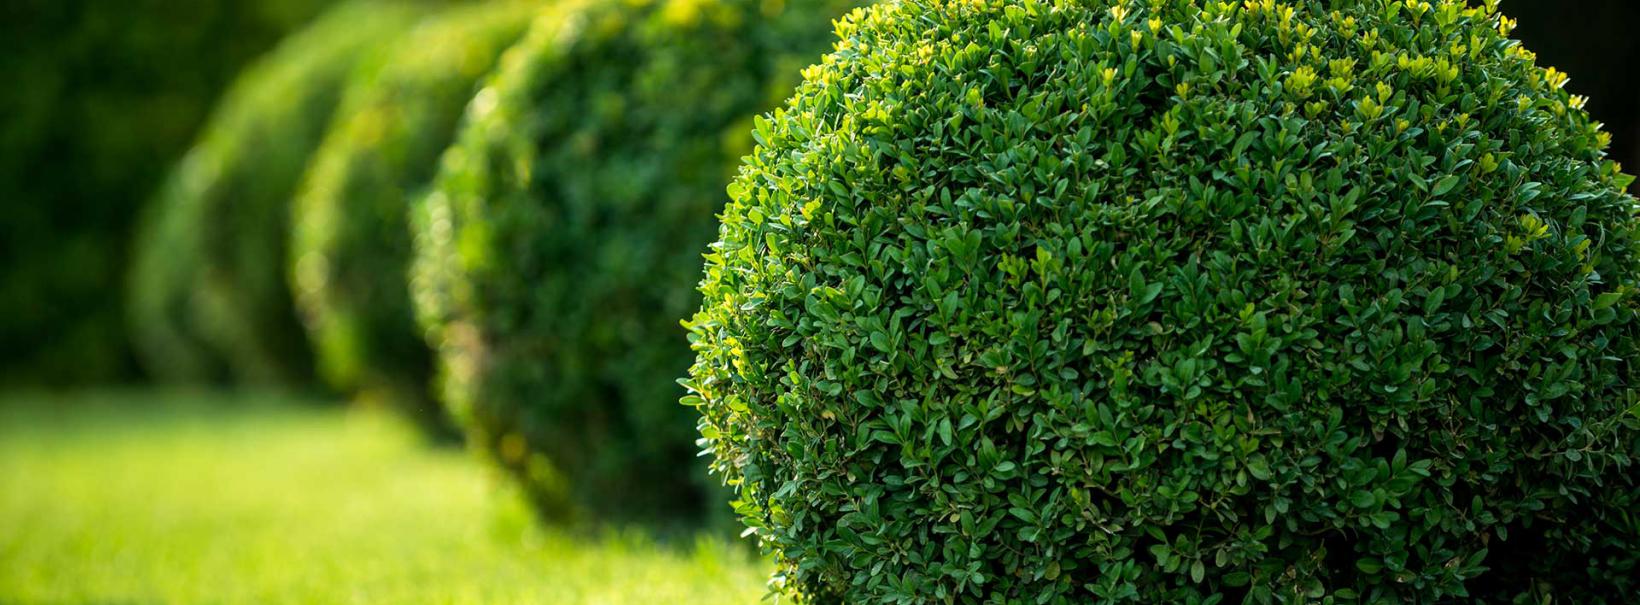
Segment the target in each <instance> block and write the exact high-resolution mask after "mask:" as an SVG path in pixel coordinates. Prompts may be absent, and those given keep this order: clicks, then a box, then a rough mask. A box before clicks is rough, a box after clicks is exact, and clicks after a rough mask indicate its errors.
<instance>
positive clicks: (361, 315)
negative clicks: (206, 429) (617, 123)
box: [290, 1, 539, 437]
mask: <svg viewBox="0 0 1640 605" xmlns="http://www.w3.org/2000/svg"><path fill="white" fill-rule="evenodd" d="M538 12H539V4H538V3H535V2H514V1H498V2H487V3H479V4H468V5H457V6H454V7H451V8H448V9H445V10H442V11H439V12H438V13H435V14H434V15H432V16H430V17H428V18H426V19H425V20H423V21H422V22H421V23H420V24H418V25H417V26H416V27H414V28H413V29H411V30H410V31H409V32H408V33H406V34H405V35H404V36H402V37H401V38H399V39H398V40H396V41H394V42H393V43H392V44H390V45H387V46H386V47H385V48H384V49H383V50H382V51H381V52H380V53H379V55H378V56H377V57H375V58H373V59H372V60H371V61H370V63H371V64H370V65H369V66H368V67H367V68H365V69H361V70H358V72H357V73H355V74H354V75H353V76H352V79H351V81H350V82H349V84H348V86H347V91H346V92H345V93H344V94H343V99H342V101H341V108H340V109H339V110H338V111H337V118H336V119H335V121H334V122H335V123H334V125H333V126H332V127H331V129H330V132H329V133H328V134H327V135H326V136H325V139H324V142H323V143H322V144H321V145H320V146H319V149H318V151H317V152H316V153H315V154H314V159H313V161H312V163H311V165H310V167H309V169H308V173H307V176H306V178H305V181H304V182H303V184H302V186H301V189H300V191H299V193H298V194H297V196H296V199H295V202H294V203H295V206H294V211H293V213H292V216H291V222H292V229H291V231H292V238H291V242H290V260H291V262H290V275H291V284H293V286H294V287H293V290H294V294H295V297H296V303H297V307H298V310H300V311H301V312H302V319H303V323H304V324H305V325H306V327H307V328H308V331H309V334H310V336H311V338H312V340H313V343H314V351H315V354H316V357H317V362H318V369H319V374H320V376H321V377H322V378H324V379H325V381H326V382H328V383H329V384H330V385H331V386H333V387H335V388H337V389H339V390H342V391H344V392H353V393H356V394H358V395H359V396H361V397H366V398H373V399H386V400H388V401H389V402H390V403H391V404H392V405H393V406H395V407H398V408H400V409H403V410H404V411H406V412H408V414H409V416H410V417H411V418H412V419H414V420H416V421H417V423H418V424H419V425H421V427H422V428H424V429H426V430H427V432H428V433H429V434H430V435H433V436H439V437H453V436H454V435H455V433H454V431H453V430H451V428H450V425H449V424H448V422H446V421H445V417H444V414H443V411H442V407H441V406H440V405H439V404H438V402H437V400H436V398H434V397H432V396H431V393H430V392H429V386H430V384H429V381H430V380H431V377H432V374H433V372H432V368H433V363H432V354H431V352H430V351H429V350H428V348H427V343H426V341H425V340H423V338H422V335H421V331H420V328H419V327H417V325H416V322H415V315H414V313H413V311H412V309H411V305H410V292H409V288H408V283H409V266H410V258H411V243H410V242H411V237H410V219H409V215H410V207H411V204H410V200H412V199H414V198H416V197H418V196H420V195H421V194H424V193H425V191H424V190H425V189H426V188H427V186H428V185H429V184H430V182H431V181H432V179H433V176H434V174H435V173H436V171H437V169H438V158H439V154H440V152H442V151H443V150H444V148H445V147H447V146H449V144H450V142H451V139H452V138H453V137H454V136H455V130H456V124H457V121H458V120H459V119H460V117H461V114H462V109H463V108H465V107H466V105H467V102H468V101H469V100H471V99H472V98H473V93H475V92H476V91H477V87H478V82H479V80H480V79H481V78H483V76H484V75H485V74H487V73H489V72H490V70H491V69H492V67H493V66H494V65H495V63H496V60H497V58H498V57H499V56H500V55H501V52H502V51H503V50H506V48H507V47H508V46H510V45H511V44H512V43H513V42H515V41H516V40H517V39H518V38H519V36H520V35H522V34H523V32H524V29H525V27H526V26H527V25H528V24H529V22H530V19H531V17H532V16H534V15H535V14H536V13H538Z"/></svg>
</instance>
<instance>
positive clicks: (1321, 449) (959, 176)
mask: <svg viewBox="0 0 1640 605" xmlns="http://www.w3.org/2000/svg"><path fill="white" fill-rule="evenodd" d="M1509 29H1510V22H1509V21H1508V20H1507V19H1506V18H1504V17H1503V16H1501V15H1500V14H1498V13H1497V11H1496V2H1495V1H1489V2H1484V3H1478V5H1476V6H1470V5H1467V4H1466V3H1465V2H1462V1H1461V0H1431V1H1421V0H1358V1H1325V0H1298V1H1293V0H1288V1H1284V2H1277V1H1275V0H1245V1H1236V2H1217V1H1199V0H1084V1H1075V0H1071V1H1065V0H960V1H958V0H950V1H946V0H906V1H901V2H887V3H883V4H881V5H880V6H878V7H876V8H875V9H872V10H869V11H867V12H863V13H858V14H856V15H854V16H853V17H851V18H849V19H848V20H847V21H846V22H845V23H844V24H842V25H841V27H840V28H839V31H838V33H839V35H840V38H841V42H840V43H839V45H838V47H837V49H836V51H835V52H834V53H832V54H831V55H830V56H828V57H826V59H825V61H824V63H823V64H821V65H820V66H817V67H815V68H813V69H811V70H809V71H808V72H806V74H805V75H806V77H805V79H804V82H803V83H802V85H801V86H800V87H799V88H798V92H797V95H796V96H795V97H794V98H793V99H792V100H791V101H790V103H788V104H787V105H786V107H785V108H783V109H781V110H778V111H776V112H774V113H773V114H772V115H770V116H768V117H767V118H766V119H760V120H759V121H758V122H757V125H756V130H755V131H756V136H757V140H758V142H759V145H758V147H757V150H756V152H755V153H754V154H753V155H752V156H751V157H750V158H748V159H747V161H746V163H745V165H744V167H743V168H742V170H741V172H740V175H739V177H738V178H737V179H736V180H735V181H734V183H733V184H732V185H731V186H730V187H729V191H730V194H731V196H732V201H731V202H730V203H729V206H728V208H727V210H725V211H724V213H723V226H722V232H721V238H720V241H718V242H717V243H716V244H715V245H713V246H712V248H711V254H710V255H709V257H708V267H707V269H706V277H705V280H704V282H703V283H702V285H701V290H702V292H703V293H704V295H705V302H704V306H703V309H702V310H701V312H700V314H699V315H697V316H696V317H695V318H694V319H693V320H692V321H691V322H690V323H689V326H690V329H691V334H692V338H693V339H694V343H695V349H696V351H697V354H698V358H697V361H696V363H695V365H694V367H693V369H692V370H691V372H690V374H689V378H688V379H687V380H686V384H687V386H688V387H689V389H690V390H691V391H692V394H691V395H690V396H689V398H688V399H687V402H688V403H689V404H691V405H694V406H697V407H698V408H699V410H700V412H701V414H702V420H701V425H700V428H701V430H702V432H703V434H704V436H705V438H706V441H707V447H708V449H709V450H710V451H712V452H713V453H714V454H715V457H714V468H715V470H717V471H718V472H720V473H723V474H724V475H725V476H726V477H727V478H728V480H729V482H730V483H731V485H734V486H735V488H736V490H737V492H738V496H739V499H738V502H737V503H736V506H737V508H738V510H739V511H740V512H741V513H742V514H743V515H744V517H745V520H746V522H747V524H748V525H750V526H751V527H752V528H753V529H754V530H755V531H756V533H757V535H758V537H759V538H760V539H761V540H762V542H763V543H764V544H765V545H766V546H767V548H768V549H769V550H770V551H772V552H773V553H774V555H775V556H776V557H777V561H778V563H779V566H780V577H781V579H782V580H783V586H782V588H781V589H782V590H783V591H784V592H786V593H788V594H790V595H793V596H795V597H796V598H797V602H802V603H1083V602H1089V601H1090V600H1092V601H1097V602H1133V603H1164V602H1165V603H1221V602H1225V603H1234V602H1252V603H1271V602H1283V603H1435V602H1486V603H1548V602H1555V603H1626V602H1632V599H1633V598H1634V596H1635V595H1636V594H1640V569H1636V565H1635V563H1636V559H1637V557H1640V527H1637V526H1640V514H1637V511H1640V497H1637V494H1640V475H1637V473H1636V472H1635V470H1634V467H1633V466H1632V464H1633V462H1634V457H1635V456H1636V454H1637V453H1640V414H1637V410H1640V408H1637V407H1636V405H1637V399H1640V398H1637V394H1636V388H1637V386H1640V368H1637V366H1636V365H1635V360H1637V359H1640V321H1637V320H1636V308H1637V301H1636V287H1637V285H1640V284H1637V283H1636V282H1637V278H1640V270H1637V263H1640V249H1637V245H1640V244H1637V235H1640V222H1637V219H1636V203H1635V200H1634V199H1633V198H1631V197H1630V196H1629V195H1627V194H1625V193H1624V189H1625V187H1626V186H1627V185H1628V183H1629V182H1630V181H1631V180H1632V179H1631V178H1630V177H1627V176H1623V175H1621V174H1620V173H1619V172H1618V169H1617V167H1616V166H1615V165H1614V164H1613V163H1612V162H1610V161H1608V160H1607V159H1606V158H1605V155H1604V153H1603V149H1604V148H1605V146H1606V145H1607V143H1608V136H1607V135H1606V134H1605V133H1602V132H1600V130H1599V127H1598V125H1597V124H1595V123H1594V122H1592V121H1591V120H1590V118H1589V116H1588V115H1586V113H1585V112H1584V111H1583V110H1582V109H1581V106H1582V102H1583V100H1582V99H1579V98H1576V97H1574V96H1572V95H1570V94H1568V93H1567V92H1565V91H1564V90H1563V89H1562V85H1563V84H1564V83H1565V81H1566V77H1565V75H1564V74H1561V73H1558V72H1556V71H1555V70H1553V69H1547V70H1546V69H1541V68H1539V67H1537V66H1536V65H1535V64H1534V58H1533V56H1532V54H1531V53H1530V52H1528V51H1526V50H1525V49H1523V48H1522V47H1521V46H1520V45H1519V44H1518V43H1516V42H1514V41H1512V40H1510V39H1509V38H1508V32H1509Z"/></svg>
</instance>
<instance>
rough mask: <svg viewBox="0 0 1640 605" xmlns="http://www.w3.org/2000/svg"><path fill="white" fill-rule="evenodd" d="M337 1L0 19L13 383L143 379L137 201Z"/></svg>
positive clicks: (91, 4) (6, 324) (83, 5)
mask: <svg viewBox="0 0 1640 605" xmlns="http://www.w3.org/2000/svg"><path fill="white" fill-rule="evenodd" d="M322 4H324V0H82V1H78V2H63V1H61V0H8V1H7V2H5V3H4V5H3V6H0V79H3V81H4V82H5V85H4V86H0V122H3V123H4V127H3V128H0V210H3V212H4V218H3V219H0V259H4V261H3V263H0V383H4V384H11V383H18V382H25V383H34V384H38V383H42V382H46V383H59V384H60V383H68V382H73V381H88V380H96V381H105V380H112V379H118V378H124V377H127V376H129V375H130V374H131V373H132V371H133V369H134V368H133V364H132V362H131V357H132V356H131V351H130V347H129V344H128V343H127V340H126V338H125V337H124V330H123V322H124V316H122V315H121V313H120V305H119V300H120V297H118V296H113V297H110V296H108V295H107V293H108V292H109V291H112V290H118V288H119V285H120V280H121V279H122V277H123V275H124V271H125V263H124V258H125V254H126V250H127V248H128V247H129V241H128V240H127V235H128V232H129V230H130V224H131V222H132V221H133V218H134V216H135V215H136V214H137V207H138V206H139V203H138V202H139V201H140V200H141V199H143V198H145V197H147V196H148V195H150V194H151V193H152V192H153V190H154V188H155V187H156V186H157V185H158V184H159V181H160V177H161V176H163V173H164V169H165V168H166V165H167V164H168V163H169V162H170V161H171V160H172V159H174V158H175V157H176V156H178V155H180V154H181V153H182V151H183V150H184V149H186V147H187V145H188V143H189V141H190V139H191V138H192V137H193V136H194V132H195V130H196V129H197V128H199V125H200V123H201V122H203V121H204V119H205V117H206V113H207V112H208V111H209V109H210V106H211V104H212V103H213V101H214V100H215V98H216V97H217V95H218V94H219V93H220V92H221V90H222V89H223V88H224V87H225V86H226V85H227V83H228V82H229V81H230V80H231V79H232V78H233V76H234V74H235V73H236V72H237V71H238V70H239V68H240V67H242V66H243V65H244V64H245V63H246V62H247V61H249V60H251V59H253V58H255V57H256V56H257V55H258V54H260V53H262V52H263V51H265V50H266V49H267V48H269V47H271V46H273V44H274V43H275V42H277V41H278V39H279V37H280V36H282V35H283V34H284V33H285V32H287V31H289V30H291V29H293V28H295V27H297V26H299V25H300V24H301V23H302V22H304V21H305V20H307V19H308V18H310V17H311V16H312V15H313V14H314V13H316V12H318V9H319V8H320V6H321V5H322Z"/></svg>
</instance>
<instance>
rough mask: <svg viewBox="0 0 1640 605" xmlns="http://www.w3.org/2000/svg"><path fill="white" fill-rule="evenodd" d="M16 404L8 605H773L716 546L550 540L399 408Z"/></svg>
mask: <svg viewBox="0 0 1640 605" xmlns="http://www.w3.org/2000/svg"><path fill="white" fill-rule="evenodd" d="M223 399H224V397H223V396H220V395H208V394H170V395H164V396H161V395H154V394H147V395H144V394H132V393H102V394H90V395H76V396H72V397H66V398H65V397H44V396H23V395H12V396H5V397H0V604H4V605H36V604H38V605H46V604H50V605H68V604H87V605H90V604H97V605H125V604H132V605H136V604H149V603H176V604H185V603H213V604H216V603H220V604H233V603H315V604H321V603H554V604H560V603H561V604H571V605H573V604H580V603H584V604H589V605H590V604H600V605H619V604H628V603H631V604H638V603H642V604H650V603H669V604H670V603H679V604H684V603H701V604H712V605H717V604H722V603H756V602H758V600H759V599H760V598H761V597H762V595H763V593H764V590H763V578H764V577H765V576H766V573H767V569H766V566H764V565H763V564H762V563H760V562H758V561H757V560H756V559H755V557H753V556H752V555H751V554H749V553H748V552H747V551H746V549H744V548H740V547H738V546H733V545H728V544H725V543H723V542H722V541H716V540H706V539H700V540H696V541H695V542H694V543H692V544H683V545H681V546H674V545H667V546H661V545H659V544H658V543H657V542H656V541H654V540H652V539H650V538H647V537H645V536H644V535H643V534H641V533H638V532H635V531H622V532H616V531H614V530H610V531H607V532H604V533H603V534H602V535H601V536H600V537H596V538H587V537H582V536H579V535H578V534H576V535H572V534H570V533H567V532H564V531H560V530H555V529H545V528H541V527H539V526H538V525H537V524H536V523H534V520H533V519H532V518H531V516H530V513H529V512H528V510H527V509H526V507H525V506H524V505H523V503H522V502H521V501H520V500H519V499H518V498H517V497H515V496H514V495H513V494H511V493H510V492H509V491H507V490H504V489H502V488H499V487H497V486H498V485H499V483H500V482H498V481H497V480H496V479H495V477H493V476H492V475H491V474H490V473H489V472H488V471H487V470H486V469H485V467H484V466H483V465H481V464H480V463H479V461H477V460H474V459H472V458H470V457H469V456H468V455H467V454H465V453H462V452H460V451H456V450H444V451H440V450H435V449H428V448H425V447H423V446H421V445H419V443H418V442H417V440H416V436H415V433H414V432H413V431H412V430H410V429H409V428H408V427H406V426H404V425H402V424H400V423H399V421H398V420H397V419H396V418H394V417H393V416H391V415H390V414H387V413H385V412H375V411H357V410H355V411H343V410H339V409H334V408H325V407H316V406H303V405H298V404H296V403H295V402H292V401H290V400H288V399H281V398H277V397H238V398H233V399H235V400H234V401H226V402H225V401H223Z"/></svg>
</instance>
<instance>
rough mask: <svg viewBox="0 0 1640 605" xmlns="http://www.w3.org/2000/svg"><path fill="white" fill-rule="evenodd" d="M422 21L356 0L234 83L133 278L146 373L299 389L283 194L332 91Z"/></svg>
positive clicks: (182, 173) (303, 344)
mask: <svg viewBox="0 0 1640 605" xmlns="http://www.w3.org/2000/svg"><path fill="white" fill-rule="evenodd" d="M418 10H419V9H417V8H414V7H413V6H412V5H410V4H404V3H392V2H385V1H381V2H377V1H369V0H366V1H358V2H351V3H348V4H345V5H343V6H340V7H338V8H336V9H333V10H331V11H329V12H327V13H326V14H325V15H323V16H322V17H321V18H320V19H319V20H318V22H316V23H314V24H313V25H312V26H310V27H309V28H308V29H306V30H304V31H302V32H300V33H298V34H296V35H294V36H292V37H291V38H290V39H288V40H286V41H285V42H283V43H281V44H280V45H279V47H278V48H277V49H275V50H274V51H273V52H272V53H271V54H270V55H269V56H267V57H264V58H263V59H261V60H259V61H258V62H257V64H256V65H254V66H253V67H252V68H251V69H250V70H249V71H247V72H246V73H245V74H244V75H243V76H241V77H240V79H239V80H238V81H237V82H236V83H235V84H234V86H233V88H232V89H231V90H230V91H229V93H228V95H227V97H226V98H225V99H224V101H223V104H222V106H221V107H220V108H219V109H218V110H217V112H216V114H215V115H214V116H213V117H212V119H211V122H210V124H209V125H208V126H207V127H206V130H205V132H204V134H203V135H202V137H201V140H200V142H199V143H198V145H197V146H196V147H195V148H194V149H193V150H191V151H190V152H189V153H188V155H187V156H186V157H185V158H184V159H183V160H182V162H181V164H180V165H179V166H178V167H177V169H176V171H175V172H174V173H173V174H172V175H171V176H170V178H169V181H167V183H166V185H165V187H164V189H163V191H162V192H161V193H160V195H159V196H158V198H157V199H156V200H155V201H154V205H153V207H152V208H151V209H150V213H149V216H147V217H146V218H145V226H144V227H143V229H142V231H141V232H140V233H139V234H138V236H137V244H136V246H135V253H136V256H137V258H136V259H135V260H134V263H133V268H132V277H131V301H130V305H131V306H130V313H131V316H132V318H131V325H132V330H133V332H134V337H133V338H134V340H135V341H136V343H137V346H138V350H139V352H140V353H141V354H142V356H143V359H144V361H145V362H146V364H147V365H148V366H149V367H150V369H151V371H153V372H155V373H156V374H158V375H161V376H167V377H171V378H177V379H201V378H209V377H210V376H211V374H212V368H213V366H221V365H223V364H225V365H226V367H227V368H228V370H229V373H231V374H232V375H233V376H234V377H235V378H238V379H240V380H244V381H248V382H253V383H261V384H292V383H300V382H302V381H305V380H306V378H307V376H308V374H309V372H310V371H311V360H310V353H309V352H308V345H307V341H306V339H305V338H304V336H303V333H302V329H301V327H300V325H299V324H298V323H297V321H296V317H295V312H294V310H293V308H292V303H291V300H290V293H289V290H288V288H287V287H286V285H285V275H286V272H285V270H284V267H285V262H284V259H285V243H286V241H287V240H288V239H289V236H288V235H287V226H288V217H287V215H288V214H289V206H290V200H291V197H292V195H293V194H294V192H295V189H296V187H297V184H298V182H299V180H300V179H301V176H302V173H303V170H304V169H305V168H306V166H307V163H308V158H309V156H311V155H312V154H313V151H314V148H315V147H317V146H318V144H319V139H320V137H321V136H322V134H323V133H324V130H325V127H326V126H328V125H329V122H330V119H331V114H332V113H333V112H334V110H335V108H336V105H337V103H338V101H339V99H340V97H341V91H342V88H343V83H344V81H345V80H346V78H347V77H348V75H349V74H351V73H352V72H353V71H354V70H355V68H356V65H357V63H358V62H359V60H360V58H361V57H363V56H364V55H366V54H367V51H369V50H370V49H372V48H374V47H376V46H378V45H380V44H383V43H385V42H387V41H389V40H391V39H392V38H393V36H396V35H397V34H399V33H400V32H401V31H402V30H403V29H404V28H405V27H406V26H407V24H408V23H409V22H410V21H411V20H412V18H413V17H414V16H415V15H416V13H417V12H418Z"/></svg>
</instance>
